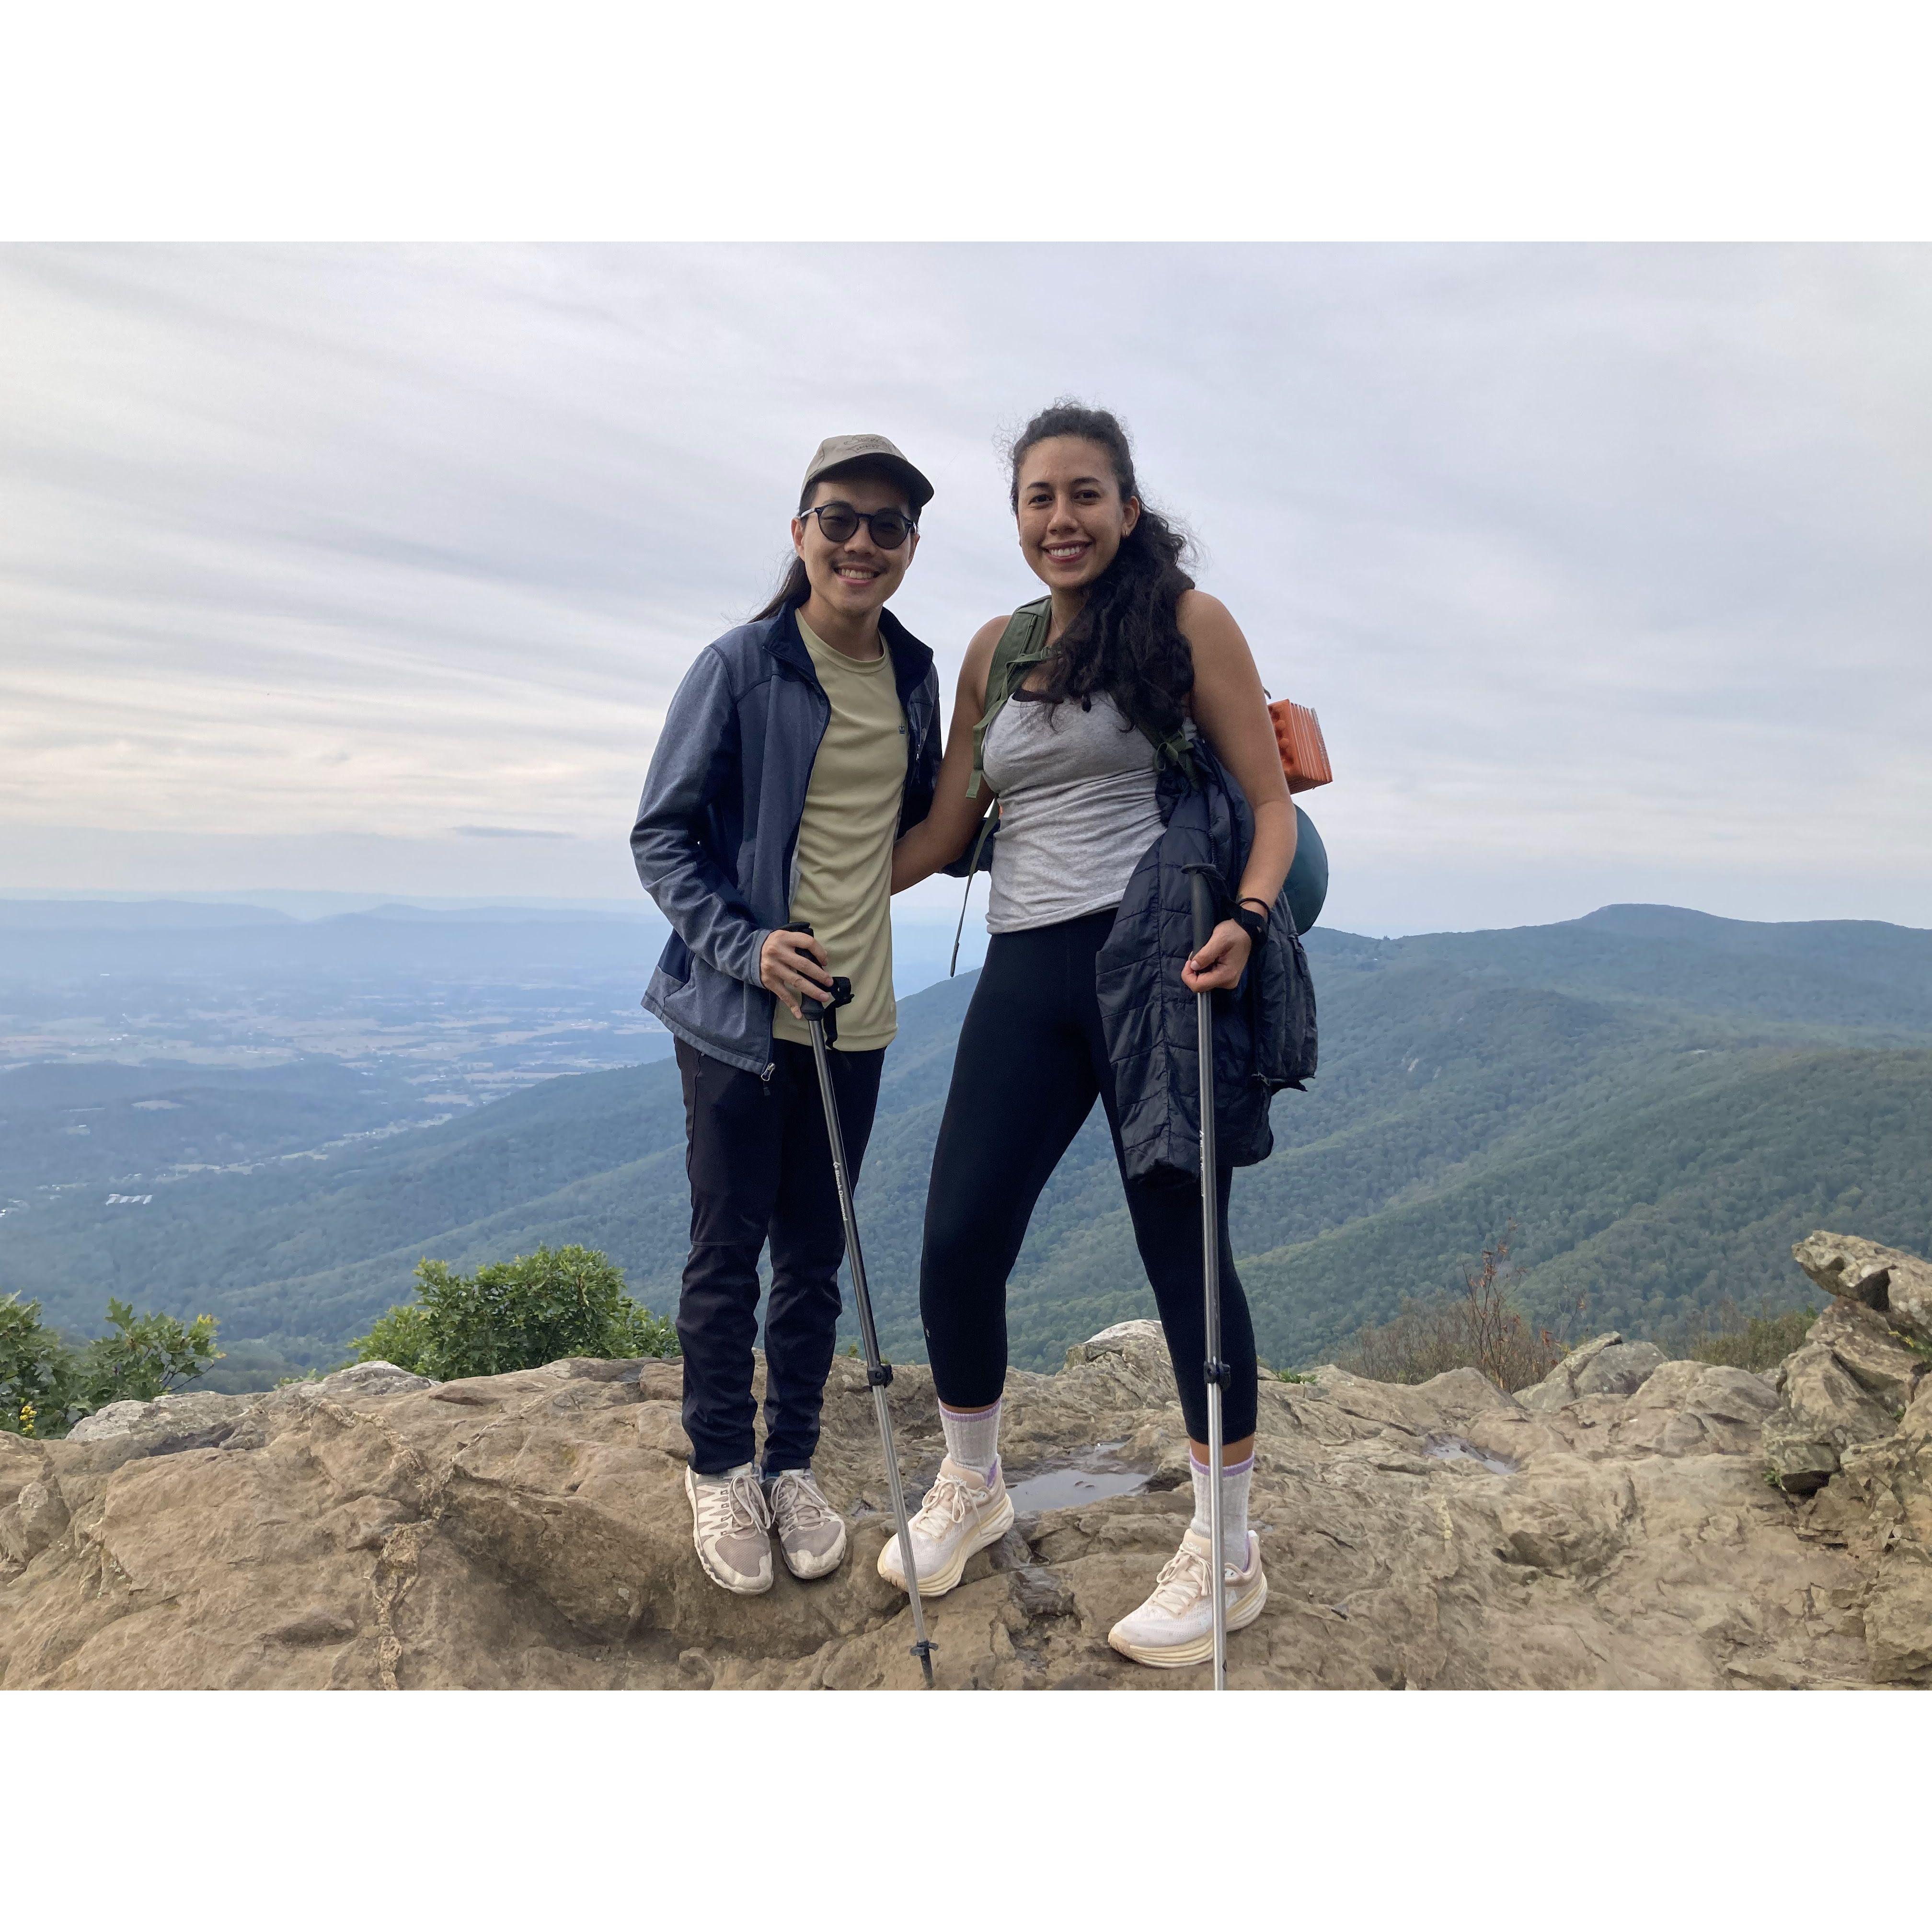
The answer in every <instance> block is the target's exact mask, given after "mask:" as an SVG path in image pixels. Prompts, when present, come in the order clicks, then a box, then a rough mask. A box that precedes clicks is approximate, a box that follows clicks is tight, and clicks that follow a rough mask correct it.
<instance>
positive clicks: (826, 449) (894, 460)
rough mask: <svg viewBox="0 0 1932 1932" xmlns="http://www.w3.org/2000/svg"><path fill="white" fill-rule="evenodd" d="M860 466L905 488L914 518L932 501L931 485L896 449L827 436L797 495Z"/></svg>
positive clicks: (866, 439)
mask: <svg viewBox="0 0 1932 1932" xmlns="http://www.w3.org/2000/svg"><path fill="white" fill-rule="evenodd" d="M859 462H865V463H877V464H879V465H880V467H881V468H883V469H889V470H891V471H892V472H893V473H894V474H895V475H897V476H898V478H899V479H900V481H901V482H903V483H904V484H905V486H906V493H907V496H909V497H910V499H911V501H912V510H913V515H914V516H915V517H916V516H917V515H918V514H919V511H921V510H922V509H924V508H925V507H926V505H927V504H929V502H932V484H930V483H929V482H928V481H926V478H925V477H924V476H923V475H921V474H920V473H919V471H918V470H916V469H914V468H913V466H912V465H911V464H910V463H908V462H907V460H906V459H905V457H904V455H903V453H902V452H901V451H900V449H899V448H898V445H897V444H895V443H892V442H889V440H887V439H886V437H883V436H828V437H826V439H825V440H824V441H823V443H820V445H819V446H818V453H817V455H815V456H814V457H813V458H812V459H811V461H810V462H809V463H807V464H806V465H805V481H804V482H803V483H802V484H800V485H799V490H800V492H801V493H808V492H809V490H811V486H812V485H813V484H814V483H816V482H817V481H818V479H819V478H820V477H821V476H823V475H825V474H826V472H827V471H829V470H833V469H844V467H845V466H846V465H847V463H859Z"/></svg>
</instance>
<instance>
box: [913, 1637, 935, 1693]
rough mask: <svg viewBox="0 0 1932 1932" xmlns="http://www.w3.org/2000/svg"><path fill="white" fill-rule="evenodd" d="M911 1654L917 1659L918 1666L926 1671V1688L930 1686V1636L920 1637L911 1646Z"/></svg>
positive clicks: (929, 1688)
mask: <svg viewBox="0 0 1932 1932" xmlns="http://www.w3.org/2000/svg"><path fill="white" fill-rule="evenodd" d="M912 1654H913V1656H915V1657H916V1658H918V1659H919V1669H920V1670H922V1671H923V1672H924V1673H926V1688H927V1689H928V1690H929V1691H930V1690H931V1689H932V1640H931V1639H930V1638H922V1639H921V1640H919V1642H918V1643H916V1644H914V1645H913V1647H912Z"/></svg>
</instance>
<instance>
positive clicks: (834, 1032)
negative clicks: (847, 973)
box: [781, 919, 852, 1042]
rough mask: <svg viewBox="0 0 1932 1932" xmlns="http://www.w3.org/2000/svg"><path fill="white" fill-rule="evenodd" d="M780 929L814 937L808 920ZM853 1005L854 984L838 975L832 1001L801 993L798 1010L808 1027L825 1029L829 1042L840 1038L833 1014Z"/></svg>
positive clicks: (795, 922) (833, 978) (798, 921)
mask: <svg viewBox="0 0 1932 1932" xmlns="http://www.w3.org/2000/svg"><path fill="white" fill-rule="evenodd" d="M781 931H783V932H802V933H803V934H804V935H805V937H806V938H811V936H812V934H811V924H810V922H809V921H808V920H805V919H796V920H794V921H793V922H792V923H791V924H790V926H784V927H782V928H781ZM850 1004H852V983H851V981H850V980H848V979H847V978H845V977H844V975H843V974H837V973H835V974H833V975H832V997H831V998H830V999H829V1000H815V999H814V998H812V996H811V995H810V994H809V993H801V994H799V996H798V1010H799V1012H800V1013H802V1014H803V1015H804V1016H805V1024H806V1025H808V1026H823V1027H824V1028H825V1029H826V1034H825V1037H826V1040H827V1041H828V1042H829V1041H831V1040H835V1039H836V1038H837V1037H838V1025H837V1022H835V1021H834V1020H833V1019H832V1014H833V1013H834V1012H835V1011H836V1010H837V1009H838V1008H839V1007H849V1006H850Z"/></svg>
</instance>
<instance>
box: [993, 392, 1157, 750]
mask: <svg viewBox="0 0 1932 1932" xmlns="http://www.w3.org/2000/svg"><path fill="white" fill-rule="evenodd" d="M1057 436H1077V437H1084V438H1085V440H1087V441H1088V442H1089V443H1098V444H1099V445H1100V446H1101V448H1102V449H1104V450H1106V452H1107V455H1108V459H1109V461H1110V462H1111V463H1112V466H1113V471H1114V480H1115V482H1116V483H1117V484H1118V485H1119V486H1120V491H1121V501H1122V502H1125V501H1126V500H1127V499H1128V498H1129V497H1130V496H1133V497H1139V498H1140V505H1141V513H1140V517H1139V520H1138V521H1137V522H1136V523H1135V525H1134V526H1133V529H1131V530H1130V531H1129V532H1127V535H1125V536H1124V537H1123V538H1121V547H1120V549H1119V550H1118V551H1117V552H1116V553H1115V556H1114V560H1113V562H1111V563H1110V564H1109V565H1108V566H1107V568H1106V569H1105V570H1104V571H1102V572H1101V573H1100V576H1099V577H1097V578H1096V579H1095V580H1094V583H1093V584H1092V585H1091V587H1090V588H1089V589H1088V592H1087V601H1086V602H1085V604H1083V605H1082V607H1081V611H1080V614H1079V616H1077V617H1076V618H1075V619H1074V620H1073V622H1072V623H1071V624H1070V625H1068V626H1067V630H1066V631H1065V633H1064V634H1063V635H1062V637H1061V639H1060V640H1059V646H1058V649H1056V650H1055V652H1054V654H1053V655H1052V657H1051V658H1049V659H1048V660H1047V665H1046V670H1047V679H1046V685H1045V687H1044V688H1043V693H1042V695H1043V696H1044V697H1046V700H1047V701H1048V702H1049V703H1051V704H1060V703H1064V702H1065V700H1067V699H1068V698H1070V697H1087V696H1088V694H1090V693H1091V692H1094V691H1106V693H1108V694H1109V695H1110V696H1111V697H1112V698H1113V700H1114V702H1115V703H1116V704H1118V706H1120V707H1121V710H1122V711H1124V712H1125V713H1126V714H1127V719H1128V721H1129V722H1130V724H1133V725H1135V726H1136V727H1140V728H1142V729H1144V730H1148V731H1151V733H1153V734H1154V736H1157V737H1161V738H1165V737H1167V736H1170V735H1171V734H1172V733H1174V732H1175V731H1177V730H1179V729H1180V728H1181V718H1182V716H1183V715H1184V710H1185V707H1186V704H1187V694H1188V693H1189V692H1190V691H1192V690H1193V688H1194V653H1193V652H1192V651H1191V650H1190V649H1188V645H1187V639H1186V638H1185V637H1183V636H1182V635H1181V625H1180V622H1179V620H1178V617H1177V616H1176V615H1175V612H1176V608H1177V607H1178V605H1179V604H1180V601H1181V592H1183V591H1184V590H1192V589H1193V588H1194V580H1193V577H1190V576H1189V575H1188V574H1187V570H1186V569H1185V568H1184V565H1185V564H1186V563H1187V562H1189V561H1190V544H1189V543H1188V540H1187V536H1186V535H1185V533H1184V532H1182V531H1181V530H1178V529H1175V527H1174V526H1173V525H1172V523H1169V521H1168V520H1167V519H1166V517H1163V516H1161V515H1160V514H1159V513H1158V512H1157V511H1154V510H1153V509H1151V508H1149V507H1148V502H1147V499H1145V497H1144V496H1141V491H1140V484H1139V482H1138V481H1136V479H1135V476H1134V454H1133V446H1131V445H1130V443H1129V442H1128V440H1127V431H1125V430H1124V429H1123V428H1121V423H1120V419H1118V417H1117V416H1115V415H1114V413H1112V411H1111V410H1096V409H1090V408H1088V407H1087V406H1086V404H1084V403H1079V402H1076V401H1073V400H1072V399H1071V398H1068V397H1064V396H1063V397H1062V398H1061V399H1060V400H1059V401H1057V402H1055V403H1054V404H1052V406H1051V407H1049V408H1046V409H1043V410H1041V411H1040V413H1039V415H1037V416H1035V417H1034V419H1033V420H1032V422H1030V423H1028V425H1027V426H1026V428H1025V429H1023V430H1022V431H1020V433H1019V436H1018V437H1016V438H1015V439H1014V440H1013V448H1012V449H1011V450H1010V452H1008V455H1009V460H1010V463H1011V465H1012V471H1013V475H1012V484H1011V488H1010V499H1011V501H1012V503H1013V514H1015V515H1016V516H1017V515H1018V514H1019V507H1020V464H1021V463H1022V461H1024V460H1025V457H1026V453H1027V452H1028V450H1030V449H1032V448H1033V447H1034V445H1035V444H1036V443H1045V442H1046V441H1047V440H1049V438H1050V437H1057Z"/></svg>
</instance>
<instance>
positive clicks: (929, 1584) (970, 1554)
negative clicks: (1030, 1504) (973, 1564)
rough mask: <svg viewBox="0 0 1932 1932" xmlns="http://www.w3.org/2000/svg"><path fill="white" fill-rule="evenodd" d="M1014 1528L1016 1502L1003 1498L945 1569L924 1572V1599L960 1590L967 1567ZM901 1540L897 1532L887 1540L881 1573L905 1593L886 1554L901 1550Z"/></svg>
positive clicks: (921, 1592) (921, 1589)
mask: <svg viewBox="0 0 1932 1932" xmlns="http://www.w3.org/2000/svg"><path fill="white" fill-rule="evenodd" d="M1012 1528H1013V1498H1012V1497H1011V1496H1001V1499H1000V1507H999V1508H998V1509H997V1510H996V1511H995V1512H994V1513H993V1516H992V1520H991V1521H990V1522H989V1523H986V1524H984V1525H983V1526H982V1527H981V1528H980V1529H979V1530H978V1531H977V1532H976V1533H975V1534H974V1535H973V1536H971V1537H969V1538H968V1539H967V1540H966V1541H965V1542H964V1543H962V1544H960V1546H959V1548H958V1549H957V1550H955V1551H954V1552H953V1560H952V1562H950V1563H948V1564H947V1565H945V1566H944V1568H941V1569H938V1570H935V1571H933V1573H932V1575H931V1576H928V1575H926V1573H925V1572H924V1571H921V1572H920V1573H919V1595H920V1596H921V1597H922V1598H924V1597H943V1596H944V1595H946V1593H947V1591H949V1590H951V1589H956V1588H957V1587H958V1586H959V1580H960V1578H961V1577H963V1576H965V1574H966V1565H967V1564H968V1562H970V1561H971V1559H973V1558H974V1557H975V1556H978V1555H979V1553H980V1551H981V1550H986V1549H989V1548H990V1547H992V1545H993V1544H995V1543H997V1542H998V1541H999V1540H1000V1538H1001V1537H1003V1536H1004V1535H1006V1533H1007V1531H1008V1530H1010V1529H1012ZM898 1541H899V1533H898V1531H897V1530H896V1529H895V1530H894V1531H893V1532H892V1534H891V1535H889V1536H888V1537H887V1538H886V1547H885V1549H884V1550H880V1552H879V1574H880V1576H881V1577H884V1579H885V1580H886V1582H887V1583H889V1584H891V1586H892V1588H893V1589H895V1590H905V1588H906V1586H905V1579H904V1577H895V1576H894V1575H893V1574H892V1572H891V1571H889V1570H888V1569H887V1568H886V1553H887V1552H888V1551H890V1550H896V1549H897V1548H898ZM906 1595H907V1596H908V1597H910V1595H912V1592H910V1590H906Z"/></svg>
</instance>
